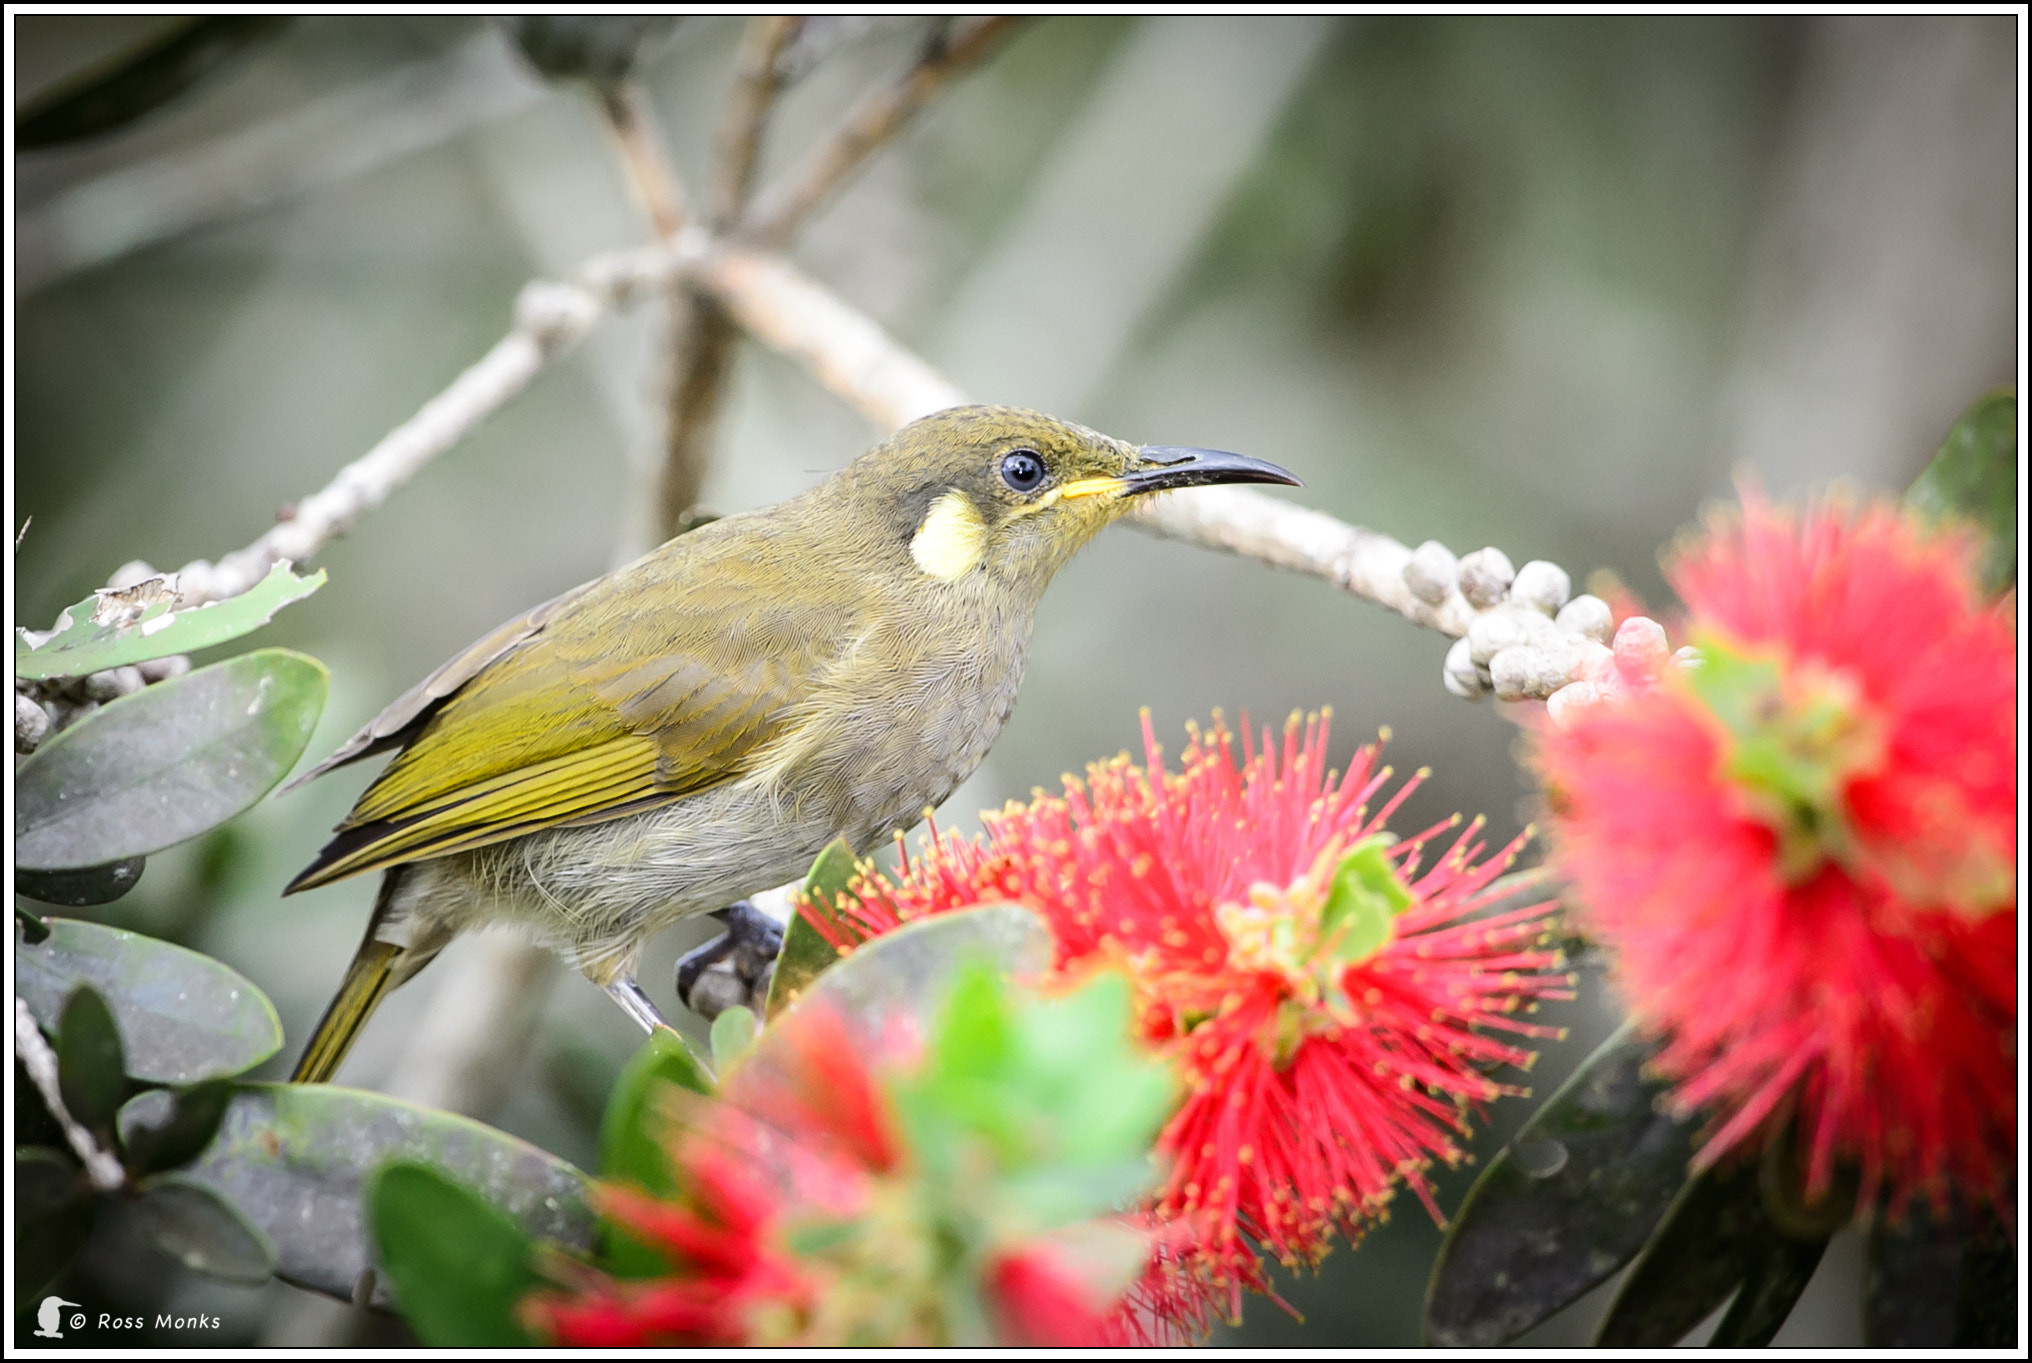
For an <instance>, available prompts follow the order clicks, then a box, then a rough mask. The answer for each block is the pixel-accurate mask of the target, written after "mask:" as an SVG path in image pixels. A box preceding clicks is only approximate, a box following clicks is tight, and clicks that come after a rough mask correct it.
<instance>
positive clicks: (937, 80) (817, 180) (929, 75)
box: [723, 17, 1019, 250]
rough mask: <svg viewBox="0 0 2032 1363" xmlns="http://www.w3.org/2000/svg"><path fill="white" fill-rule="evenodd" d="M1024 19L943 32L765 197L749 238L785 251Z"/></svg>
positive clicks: (749, 224) (747, 227) (750, 222)
mask: <svg viewBox="0 0 2032 1363" xmlns="http://www.w3.org/2000/svg"><path fill="white" fill-rule="evenodd" d="M1018 22H1019V21H1018V20H1015V19H1011V18H1006V17H1004V18H989V19H982V20H979V21H977V22H975V23H972V24H969V25H967V26H966V27H965V28H963V29H961V30H960V31H959V32H958V33H942V34H941V35H940V37H939V38H938V40H937V41H935V42H934V43H933V44H932V46H931V47H929V48H928V49H926V51H925V52H924V54H923V55H922V56H921V57H919V58H918V59H917V62H916V64H915V65H913V66H912V67H911V68H910V70H909V71H907V72H905V73H904V74H903V76H902V78H901V79H899V80H897V81H896V83H895V84H893V85H891V86H889V87H888V88H887V89H883V90H878V91H876V92H874V93H873V94H871V95H869V96H867V97H866V98H865V99H863V100H862V101H861V102H860V103H859V104H858V105H856V106H855V107H854V110H853V112H851V113H850V114H848V115H847V121H846V122H845V123H844V124H843V125H842V126H841V127H840V129H839V131H838V132H836V133H834V134H833V136H832V139H831V140H830V141H828V142H827V143H826V144H825V145H824V146H822V147H820V148H818V149H817V150H816V151H814V152H813V153H812V154H811V155H810V156H809V157H808V158H807V159H806V160H805V162H804V164H803V165H801V166H799V167H798V169H797V170H796V171H795V172H794V173H793V174H791V175H789V176H787V177H786V178H785V179H784V180H783V181H782V182H781V183H779V184H777V185H775V186H773V187H772V188H771V189H769V190H768V191H766V192H765V193H764V194H763V196H762V200H761V202H760V203H759V204H758V205H757V206H756V208H755V211H754V212H753V213H752V214H750V215H749V217H748V218H747V220H746V221H745V222H744V223H743V224H742V228H741V236H742V237H743V238H744V239H745V240H748V241H752V242H754V243H756V244H757V245H760V246H766V247H769V248H771V249H778V250H780V249H781V248H782V247H783V246H784V245H786V244H787V243H788V242H789V240H790V238H791V236H792V234H794V233H795V232H796V231H797V229H798V228H799V227H800V226H802V225H803V224H804V222H805V220H806V219H807V218H809V217H810V216H811V215H812V213H813V212H814V211H816V210H817V209H818V207H819V206H820V205H821V204H823V203H825V202H826V200H828V199H830V198H831V197H832V196H833V195H834V194H835V193H837V192H838V191H839V189H840V188H841V186H843V185H845V184H846V182H847V181H848V180H849V179H851V178H852V177H853V175H854V173H855V172H856V171H858V170H859V169H860V168H861V165H862V163H863V162H865V161H866V160H867V159H868V156H869V155H870V154H871V153H872V152H874V151H875V150H876V149H877V148H879V147H880V146H881V145H882V144H883V143H885V142H887V141H888V140H889V139H890V138H892V137H894V136H895V135H896V134H897V133H898V132H900V131H902V129H903V127H904V125H905V124H907V123H908V122H909V121H910V119H911V117H912V115H914V114H916V113H917V111H918V110H919V109H922V108H923V107H924V105H925V103H926V102H927V101H928V100H930V98H931V97H932V96H933V95H934V94H936V93H937V92H938V91H939V89H940V88H941V87H942V86H943V85H944V84H945V83H946V82H947V81H949V80H951V79H952V78H953V77H954V76H957V75H959V74H961V73H962V72H965V71H966V70H968V69H969V68H970V67H972V66H974V65H976V64H977V63H979V62H980V61H982V60H983V59H984V58H986V57H987V56H988V55H989V54H990V53H992V52H993V51H994V50H995V48H996V46H997V45H998V44H1000V42H1001V41H1002V40H1003V39H1004V38H1006V37H1008V36H1009V35H1010V34H1011V33H1012V32H1014V31H1015V28H1016V25H1017V23H1018ZM723 230H724V229H723Z"/></svg>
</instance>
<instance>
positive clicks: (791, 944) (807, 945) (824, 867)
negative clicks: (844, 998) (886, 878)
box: [762, 838, 858, 1021]
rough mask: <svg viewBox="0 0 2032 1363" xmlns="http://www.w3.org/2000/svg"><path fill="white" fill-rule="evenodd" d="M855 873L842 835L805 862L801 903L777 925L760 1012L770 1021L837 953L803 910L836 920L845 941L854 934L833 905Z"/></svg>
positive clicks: (829, 919)
mask: <svg viewBox="0 0 2032 1363" xmlns="http://www.w3.org/2000/svg"><path fill="white" fill-rule="evenodd" d="M857 871H858V862H857V861H856V860H855V857H854V849H853V848H851V847H849V846H848V845H847V840H846V839H845V838H834V839H833V840H832V842H830V843H828V844H827V845H826V849H825V851H823V852H821V853H819V854H818V860H816V861H814V862H813V863H812V864H811V872H810V874H808V875H807V876H805V878H804V889H803V891H802V893H801V895H800V898H801V899H802V901H803V902H802V903H801V904H800V906H799V907H798V909H797V910H796V912H794V913H792V914H791V915H790V922H789V923H788V924H786V925H785V927H784V929H783V950H782V951H780V952H778V953H777V955H776V971H775V974H773V975H772V976H771V977H770V980H769V1001H768V1002H767V1004H765V1005H764V1007H763V1010H762V1016H763V1017H764V1018H766V1019H770V1020H772V1021H773V1020H774V1019H775V1017H776V1015H777V1014H778V1013H781V1012H782V1011H783V1010H784V1009H785V1008H788V1007H789V1006H790V1005H791V1004H792V1003H795V1002H796V1001H797V996H798V995H799V994H800V993H802V992H803V991H804V989H805V988H806V987H807V986H808V985H810V983H811V982H812V981H813V980H815V979H817V978H818V977H819V976H820V975H821V974H822V973H824V972H825V971H826V970H828V969H830V968H831V967H832V965H833V963H834V962H835V961H837V960H839V959H840V953H839V952H838V951H837V950H836V949H834V947H833V944H832V943H831V942H828V941H827V940H826V939H825V938H824V937H823V936H822V935H820V933H819V931H818V929H817V928H814V927H813V926H812V925H811V924H810V922H808V921H806V917H805V915H806V914H816V915H818V916H819V917H821V918H823V919H825V920H826V921H827V922H829V923H833V924H836V925H837V926H836V928H835V930H836V931H840V932H843V933H845V934H846V935H847V937H848V938H849V939H851V938H852V937H855V936H858V934H856V933H853V932H852V931H851V929H850V928H848V927H847V925H846V923H845V922H844V921H843V920H842V919H841V918H840V917H839V916H838V913H837V911H836V908H835V906H836V905H837V904H838V903H839V901H840V897H841V896H843V895H846V894H847V893H848V890H847V887H848V886H849V885H851V884H853V881H854V876H855V874H856V873H857Z"/></svg>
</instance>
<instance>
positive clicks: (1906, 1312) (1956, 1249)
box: [1863, 1202, 2018, 1350]
mask: <svg viewBox="0 0 2032 1363" xmlns="http://www.w3.org/2000/svg"><path fill="white" fill-rule="evenodd" d="M2017 1337H2018V1277H2017V1255H2016V1253H2015V1251H2014V1249H2013V1246H2012V1244H2011V1237H2010V1235H2009V1234H2008V1233H2007V1232H2006V1231H2005V1229H2004V1227H2003V1226H2002V1225H2001V1224H2000V1223H1999V1222H1998V1220H1997V1217H1996V1215H1995V1214H1994V1213H1993V1212H1991V1211H1990V1210H1989V1209H1988V1208H1986V1207H1980V1206H1978V1207H1968V1206H1960V1207H1954V1208H1940V1207H1935V1206H1932V1205H1929V1204H1927V1203H1925V1202H1916V1203H1915V1204H1914V1205H1913V1206H1911V1207H1908V1208H1907V1209H1906V1210H1905V1214H1904V1215H1903V1216H1901V1217H1899V1218H1898V1219H1897V1220H1895V1221H1894V1220H1892V1219H1890V1218H1889V1217H1880V1218H1879V1219H1878V1221H1877V1223H1876V1225H1875V1226H1874V1227H1873V1228H1872V1230H1871V1232H1870V1249H1869V1272H1868V1276H1867V1278H1866V1279H1865V1281H1864V1288H1863V1341H1864V1343H1866V1344H1867V1345H1869V1347H1871V1348H1873V1349H1900V1350H1910V1349H1948V1348H1992V1349H2008V1348H2011V1347H2013V1346H2014V1345H2015V1344H2016V1343H2017Z"/></svg>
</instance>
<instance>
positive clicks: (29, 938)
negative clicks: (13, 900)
mask: <svg viewBox="0 0 2032 1363" xmlns="http://www.w3.org/2000/svg"><path fill="white" fill-rule="evenodd" d="M15 892H16V893H17V894H18V893H19V892H20V880H19V878H18V877H17V878H16V881H15ZM14 925H15V926H16V927H18V928H20V929H21V940H22V941H24V942H26V943H27V944H28V945H30V946H34V945H35V944H36V943H37V942H45V941H48V940H49V924H47V923H45V922H43V921H42V920H41V919H40V918H37V917H36V916H35V915H34V914H32V913H30V912H29V911H28V910H27V909H24V908H22V907H21V906H20V905H19V904H16V905H15V906H14Z"/></svg>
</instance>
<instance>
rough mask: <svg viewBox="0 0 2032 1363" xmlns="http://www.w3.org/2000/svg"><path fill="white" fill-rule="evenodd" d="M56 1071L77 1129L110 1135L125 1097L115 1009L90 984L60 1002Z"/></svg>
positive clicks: (125, 1076) (65, 1104)
mask: <svg viewBox="0 0 2032 1363" xmlns="http://www.w3.org/2000/svg"><path fill="white" fill-rule="evenodd" d="M56 1071H57V1081H58V1084H59V1086H60V1091H61V1092H62V1094H63V1104H64V1106H65V1107H66V1108H68V1109H69V1110H70V1114H71V1116H73V1117H75V1118H76V1119H77V1121H78V1124H79V1125H81V1126H83V1127H85V1128H87V1129H88V1130H91V1131H95V1132H101V1133H103V1132H109V1131H111V1130H112V1129H113V1118H114V1116H115V1114H117V1113H118V1112H119V1111H120V1103H121V1101H122V1100H123V1099H125V1098H126V1096H127V1070H126V1064H125V1061H124V1059H123V1057H122V1056H121V1054H120V1028H119V1026H118V1025H117V1024H116V1023H115V1022H114V1021H113V1010H112V1009H111V1008H108V1007H107V1006H106V1000H105V999H103V998H101V997H100V996H99V991H98V990H96V989H94V988H92V987H91V986H90V985H88V984H81V985H79V986H78V987H77V988H75V989H73V990H72V991H71V994H70V997H69V998H68V999H66V1000H65V1001H64V1006H63V1014H62V1016H61V1018H60V1020H59V1021H58V1024H57V1035H56Z"/></svg>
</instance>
